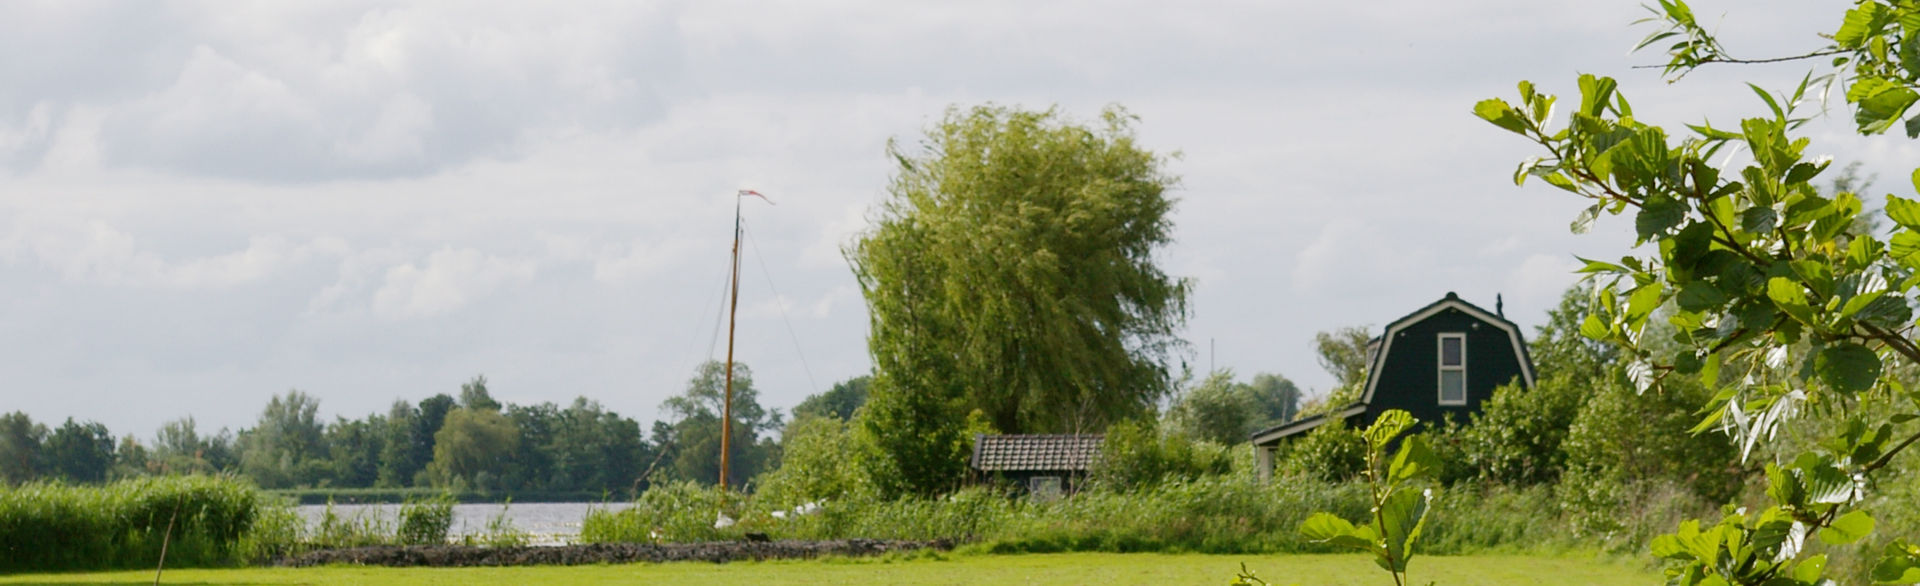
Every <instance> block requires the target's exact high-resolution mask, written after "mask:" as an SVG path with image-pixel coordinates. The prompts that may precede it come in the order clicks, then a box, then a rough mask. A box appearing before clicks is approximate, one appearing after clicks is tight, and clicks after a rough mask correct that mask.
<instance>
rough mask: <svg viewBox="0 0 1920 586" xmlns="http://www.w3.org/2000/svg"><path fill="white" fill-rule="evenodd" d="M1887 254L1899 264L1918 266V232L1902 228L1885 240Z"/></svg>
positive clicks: (1919, 233) (1919, 266)
mask: <svg viewBox="0 0 1920 586" xmlns="http://www.w3.org/2000/svg"><path fill="white" fill-rule="evenodd" d="M1887 247H1888V250H1887V255H1888V256H1889V257H1891V258H1893V260H1895V261H1898V262H1899V263H1900V264H1903V265H1906V266H1908V267H1912V268H1920V232H1913V231H1911V230H1902V231H1900V232H1897V233H1895V234H1894V235H1893V238H1890V239H1888V240H1887Z"/></svg>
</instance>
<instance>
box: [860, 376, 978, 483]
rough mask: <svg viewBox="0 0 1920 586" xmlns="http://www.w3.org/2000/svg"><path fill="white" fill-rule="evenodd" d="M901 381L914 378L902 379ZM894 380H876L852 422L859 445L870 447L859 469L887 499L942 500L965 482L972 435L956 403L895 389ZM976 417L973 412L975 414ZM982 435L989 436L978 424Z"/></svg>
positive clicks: (937, 396) (971, 449) (890, 377)
mask: <svg viewBox="0 0 1920 586" xmlns="http://www.w3.org/2000/svg"><path fill="white" fill-rule="evenodd" d="M903 376H913V375H912V374H905V375H903ZM893 377H894V375H892V374H885V373H883V374H880V375H878V376H876V377H875V378H874V381H873V394H872V395H870V396H869V397H868V400H867V406H866V408H864V409H862V410H861V411H860V416H859V417H857V418H855V419H854V424H855V425H856V429H857V433H858V434H859V435H860V439H859V441H861V442H863V443H867V444H869V445H872V446H874V448H875V449H876V452H875V453H874V454H872V457H867V458H862V459H861V460H860V465H861V466H862V467H863V468H864V469H865V471H866V475H867V477H868V478H871V479H873V482H874V485H875V487H876V488H878V489H879V490H880V493H881V494H883V495H886V496H899V495H906V494H913V495H920V496H932V495H936V494H941V493H944V492H947V491H950V490H953V489H954V488H955V487H958V486H959V485H960V483H961V482H962V481H963V480H965V478H966V475H967V458H968V457H969V456H971V453H972V451H973V434H972V433H969V430H968V429H967V427H966V423H965V422H966V421H967V418H966V417H965V416H963V415H962V412H961V410H960V408H961V404H960V401H959V400H958V399H947V398H942V397H941V396H939V395H935V394H933V393H924V392H914V391H909V390H906V389H896V388H894V384H895V383H894V382H893ZM976 413H977V412H976ZM976 420H977V421H978V423H979V426H980V427H983V428H985V429H983V430H982V432H983V433H990V432H991V431H992V430H991V428H990V427H988V426H987V424H986V423H985V421H984V420H985V417H984V416H981V417H978V418H976Z"/></svg>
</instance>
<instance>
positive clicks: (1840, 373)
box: [1813, 342, 1880, 393]
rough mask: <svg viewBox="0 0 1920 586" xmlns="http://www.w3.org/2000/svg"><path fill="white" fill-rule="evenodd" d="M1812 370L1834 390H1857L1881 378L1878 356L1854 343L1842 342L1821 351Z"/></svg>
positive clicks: (1863, 388)
mask: <svg viewBox="0 0 1920 586" xmlns="http://www.w3.org/2000/svg"><path fill="white" fill-rule="evenodd" d="M1813 369H1814V373H1815V374H1817V375H1819V377H1820V380H1822V381H1825V382H1826V383H1827V385H1828V386H1830V387H1833V389H1834V390H1837V391H1843V392H1849V393H1854V392H1860V391H1864V390H1867V389H1869V388H1872V387H1873V383H1874V381H1877V380H1880V355H1878V354H1874V353H1873V350H1872V349H1869V348H1867V347H1866V346H1862V345H1860V344H1856V343H1853V342H1842V343H1840V344H1836V345H1833V346H1828V347H1826V349H1824V350H1821V351H1820V355H1819V357H1818V358H1817V359H1815V362H1814V365H1813Z"/></svg>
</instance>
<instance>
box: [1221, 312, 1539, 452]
mask: <svg viewBox="0 0 1920 586" xmlns="http://www.w3.org/2000/svg"><path fill="white" fill-rule="evenodd" d="M1504 313H1505V312H1503V311H1502V308H1501V307H1500V303H1499V301H1498V298H1496V299H1495V305H1494V310H1493V311H1487V310H1485V309H1481V308H1480V307H1479V306H1476V305H1474V304H1472V303H1467V302H1466V301H1465V300H1462V299H1460V296H1459V295H1455V294H1453V293H1451V292H1449V293H1447V295H1446V297H1443V298H1441V299H1440V300H1439V301H1435V302H1433V303H1432V304H1429V305H1427V306H1426V307H1422V308H1420V309H1419V310H1417V311H1414V312H1413V313H1410V314H1407V315H1406V316H1405V317H1402V318H1400V319H1397V320H1394V321H1393V323H1389V324H1387V327H1386V330H1385V331H1383V332H1381V334H1380V337H1378V338H1374V339H1373V340H1372V341H1371V342H1369V343H1368V344H1367V372H1366V382H1365V386H1364V387H1363V388H1362V392H1361V395H1360V400H1359V401H1356V402H1354V403H1353V404H1351V405H1344V406H1340V407H1337V408H1335V409H1333V410H1332V411H1331V412H1329V413H1324V414H1321V415H1316V416H1313V417H1308V418H1305V419H1300V420H1296V421H1292V422H1288V423H1285V424H1282V425H1278V426H1275V427H1272V428H1269V429H1265V430H1262V431H1259V432H1257V433H1254V434H1253V438H1252V439H1253V446H1254V449H1255V450H1256V451H1255V454H1256V455H1257V456H1258V457H1259V464H1260V474H1261V477H1262V478H1268V477H1270V476H1271V474H1272V471H1273V458H1274V453H1275V450H1277V449H1278V448H1279V446H1280V444H1281V443H1282V442H1285V441H1287V440H1289V439H1291V438H1294V437H1298V436H1299V435H1301V434H1304V433H1306V432H1308V431H1310V430H1312V429H1314V428H1316V427H1319V426H1321V425H1322V424H1325V423H1327V422H1328V421H1333V420H1335V419H1341V420H1345V421H1346V423H1347V425H1349V426H1352V427H1365V426H1368V425H1372V424H1373V421H1374V420H1375V419H1378V418H1379V417H1380V414H1381V413H1385V412H1386V411H1387V410H1390V409H1401V410H1405V411H1408V412H1410V413H1412V415H1413V416H1414V418H1416V419H1418V420H1420V421H1421V422H1422V423H1431V422H1436V421H1440V420H1441V419H1443V418H1446V417H1448V416H1452V417H1454V418H1456V419H1458V420H1460V421H1463V422H1464V421H1465V420H1466V418H1467V417H1468V416H1469V415H1471V414H1473V413H1477V412H1479V411H1480V403H1481V402H1482V401H1485V400H1486V399H1487V398H1488V397H1492V396H1493V390H1494V388H1496V387H1499V386H1500V385H1504V384H1508V383H1518V384H1519V385H1520V386H1521V387H1522V388H1528V389H1531V388H1533V360H1532V358H1531V357H1529V356H1528V355H1527V341H1526V339H1525V338H1524V337H1523V336H1521V334H1520V326H1519V325H1516V324H1514V323H1513V322H1511V321H1507V318H1506V316H1505V315H1504Z"/></svg>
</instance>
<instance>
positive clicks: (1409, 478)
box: [1300, 409, 1442, 584]
mask: <svg viewBox="0 0 1920 586" xmlns="http://www.w3.org/2000/svg"><path fill="white" fill-rule="evenodd" d="M1413 425H1414V419H1413V416H1412V415H1411V414H1409V413H1407V412H1406V411H1401V410H1398V409H1395V410H1391V411H1387V412H1386V413H1383V414H1381V415H1380V418H1379V419H1377V420H1375V421H1374V423H1373V425H1371V426H1368V427H1367V429H1366V430H1364V431H1362V432H1361V437H1363V438H1365V440H1366V443H1367V470H1366V476H1367V485H1368V489H1369V492H1370V493H1371V494H1370V496H1371V498H1372V503H1373V506H1372V508H1371V510H1370V513H1371V518H1370V519H1368V520H1366V521H1365V522H1363V523H1360V524H1355V523H1353V522H1351V521H1348V520H1346V519H1342V518H1340V517H1339V516H1338V515H1334V514H1332V513H1316V514H1314V515H1313V516H1311V517H1308V518H1307V520H1306V521H1305V522H1303V523H1301V524H1300V534H1301V536H1302V537H1305V538H1307V539H1308V540H1311V541H1314V542H1317V543H1325V544H1328V545H1333V546H1337V547H1343V548H1348V549H1356V550H1360V551H1363V552H1367V553H1369V554H1372V555H1373V561H1374V563H1375V564H1378V565H1379V566H1380V568H1381V569H1384V570H1386V571H1387V572H1389V573H1391V574H1392V575H1393V580H1394V583H1395V584H1405V583H1406V573H1407V562H1408V560H1411V559H1412V558H1413V553H1414V543H1415V542H1416V541H1418V540H1419V539H1420V530H1421V529H1422V528H1423V527H1424V526H1425V525H1426V522H1427V513H1428V511H1429V510H1430V509H1431V505H1432V504H1433V490H1432V489H1430V488H1425V487H1424V486H1422V485H1420V484H1419V483H1418V482H1417V481H1419V480H1421V479H1425V478H1428V477H1430V476H1432V475H1433V474H1434V473H1435V472H1437V471H1438V470H1439V469H1440V467H1441V466H1442V462H1441V461H1440V458H1439V456H1437V455H1435V454H1434V452H1433V450H1432V449H1430V448H1428V447H1427V445H1426V442H1425V441H1424V440H1423V439H1422V438H1421V437H1420V436H1418V435H1414V436H1409V437H1406V438H1405V439H1400V435H1401V434H1402V433H1404V432H1406V431H1407V430H1409V429H1412V428H1413ZM1396 440H1398V443H1399V449H1398V450H1397V451H1396V452H1394V455H1393V457H1392V458H1391V459H1388V458H1387V456H1386V453H1387V449H1388V446H1389V444H1391V443H1393V442H1395V441H1396Z"/></svg>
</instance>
